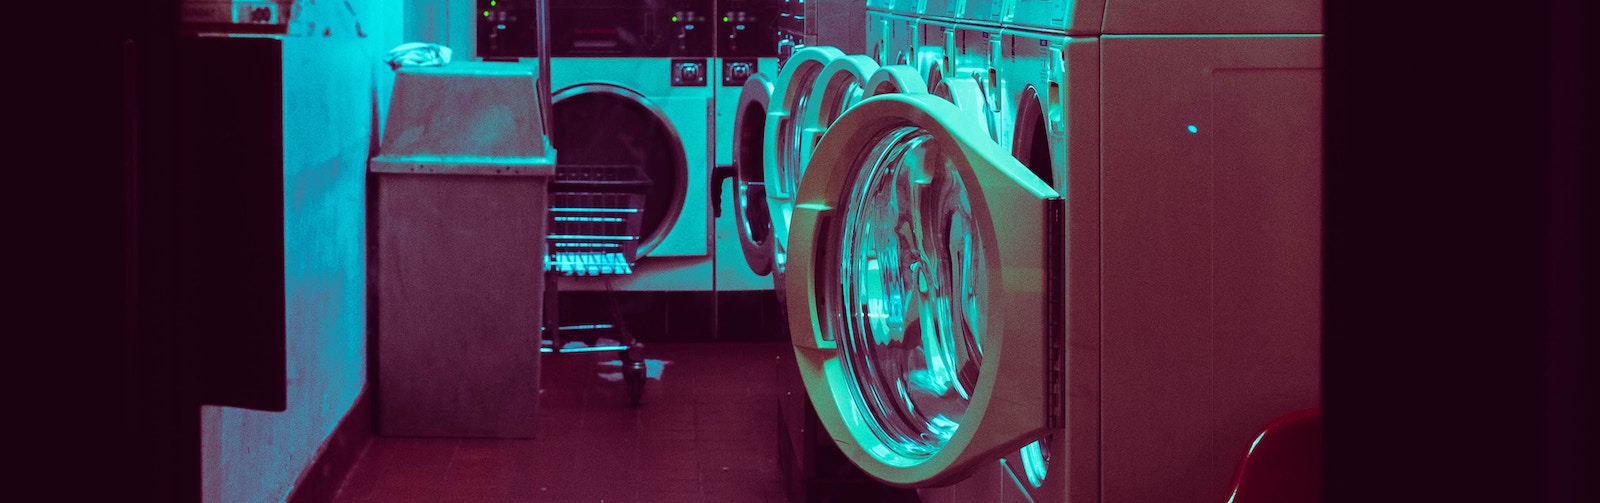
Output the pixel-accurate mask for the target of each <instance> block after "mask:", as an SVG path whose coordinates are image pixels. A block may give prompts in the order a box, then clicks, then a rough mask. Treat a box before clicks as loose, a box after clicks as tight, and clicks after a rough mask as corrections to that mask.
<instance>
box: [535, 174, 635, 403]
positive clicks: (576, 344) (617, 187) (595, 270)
mask: <svg viewBox="0 0 1600 503" xmlns="http://www.w3.org/2000/svg"><path fill="white" fill-rule="evenodd" d="M650 187H651V181H650V178H649V176H647V175H645V173H644V168H643V167H642V166H639V165H633V164H578V165H557V167H556V176H555V179H554V180H552V181H551V182H550V189H549V190H550V222H549V227H548V228H549V233H548V234H547V235H546V241H545V242H546V245H547V247H548V249H549V252H548V253H547V254H546V260H545V290H544V292H545V293H544V302H545V306H544V313H545V322H544V336H543V338H542V340H541V343H540V349H539V350H540V352H542V353H554V354H562V353H593V352H615V353H617V354H618V356H619V359H620V360H621V363H622V377H623V382H624V383H625V384H626V385H627V388H628V398H629V401H630V402H631V403H632V405H634V406H638V405H639V399H640V398H641V397H642V396H643V395H644V382H645V363H644V357H643V349H644V346H643V345H642V344H640V343H639V341H637V340H635V339H634V338H633V335H632V334H631V333H630V332H629V331H628V329H627V324H626V323H624V322H623V320H622V316H621V313H619V312H618V310H617V302H616V297H615V295H614V294H613V292H612V291H611V288H610V286H611V283H610V281H605V284H606V287H607V288H606V293H607V300H608V302H609V304H610V305H609V312H610V314H611V318H610V319H609V320H605V322H598V323H594V322H591V323H582V324H571V325H562V324H561V315H560V309H559V308H560V306H559V305H558V304H559V298H560V293H559V288H557V287H558V284H559V279H560V277H561V276H614V275H624V274H633V264H634V262H635V260H637V258H638V247H639V230H640V226H641V225H640V224H641V220H642V217H643V214H644V205H645V194H646V193H647V192H648V191H649V190H650Z"/></svg>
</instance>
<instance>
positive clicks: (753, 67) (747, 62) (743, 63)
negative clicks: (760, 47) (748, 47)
mask: <svg viewBox="0 0 1600 503" xmlns="http://www.w3.org/2000/svg"><path fill="white" fill-rule="evenodd" d="M758 71H761V67H760V61H759V60H757V59H756V58H732V59H724V60H722V86H723V87H741V86H743V85H744V81H746V80H750V76H751V75H755V74H756V72H758Z"/></svg>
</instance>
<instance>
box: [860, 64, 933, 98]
mask: <svg viewBox="0 0 1600 503" xmlns="http://www.w3.org/2000/svg"><path fill="white" fill-rule="evenodd" d="M927 92H928V83H927V82H926V81H924V80H923V78H922V73H921V72H918V71H917V69H916V68H914V67H912V66H911V65H888V66H880V67H878V69H877V70H876V71H874V72H872V76H871V77H868V78H867V84H866V86H864V87H863V88H862V99H866V98H871V97H873V96H878V95H881V94H895V93H907V94H926V93H927Z"/></svg>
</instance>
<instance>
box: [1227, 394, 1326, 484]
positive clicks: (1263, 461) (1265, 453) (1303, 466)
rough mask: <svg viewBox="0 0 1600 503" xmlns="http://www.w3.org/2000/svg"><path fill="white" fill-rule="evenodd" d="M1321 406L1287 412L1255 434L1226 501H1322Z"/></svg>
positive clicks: (1235, 471) (1241, 461) (1234, 474)
mask: <svg viewBox="0 0 1600 503" xmlns="http://www.w3.org/2000/svg"><path fill="white" fill-rule="evenodd" d="M1321 491H1322V409H1320V408H1313V409H1304V410H1297V411H1294V412H1290V413H1288V414H1284V415H1283V416H1280V417H1278V418H1277V419H1274V420H1273V421H1272V422H1271V423H1269V424H1267V427H1266V428H1265V429H1262V430H1261V433H1260V434H1259V435H1257V436H1256V438H1255V441H1254V442H1252V443H1251V444H1250V448H1249V449H1248V450H1246V451H1245V453H1244V457H1243V458H1241V459H1240V460H1239V467H1238V468H1237V469H1235V470H1234V473H1233V483H1231V484H1229V491H1228V499H1227V503H1268V502H1270V503H1318V502H1320V501H1321V500H1322V494H1321Z"/></svg>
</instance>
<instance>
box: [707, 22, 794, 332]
mask: <svg viewBox="0 0 1600 503" xmlns="http://www.w3.org/2000/svg"><path fill="white" fill-rule="evenodd" d="M782 8H783V2H782V1H780V0H722V1H720V2H718V4H717V11H716V15H715V16H714V18H715V19H714V20H715V21H716V25H717V34H718V35H717V44H718V45H717V57H716V58H715V60H714V61H715V62H716V64H713V65H712V71H714V72H716V78H715V79H714V81H715V82H716V83H717V85H716V90H715V95H716V123H715V128H714V129H715V131H716V140H717V143H716V147H715V152H716V165H717V166H718V167H719V171H721V172H722V175H720V176H719V177H717V179H716V180H715V181H714V183H716V184H717V185H718V186H717V187H715V188H714V190H715V192H714V194H715V195H716V196H718V197H714V198H713V202H714V203H716V204H718V205H720V206H719V207H718V208H716V209H714V210H713V214H714V215H716V218H715V221H716V289H717V291H718V292H751V293H755V292H765V293H764V295H771V292H772V291H773V282H772V278H771V276H770V275H769V273H770V271H771V261H772V258H771V255H772V251H771V245H770V239H771V238H770V235H769V234H770V233H769V232H768V229H769V228H770V225H771V224H769V223H767V222H765V221H759V223H755V224H754V225H753V226H752V225H751V224H752V222H751V221H750V219H749V217H751V216H757V217H759V219H761V220H765V219H766V218H767V217H766V211H765V210H766V201H765V195H764V194H765V193H764V191H763V190H762V189H761V185H762V184H761V181H760V178H761V177H760V171H761V169H762V168H761V164H760V161H759V159H760V142H761V134H762V131H761V129H760V128H761V125H762V124H763V123H764V122H765V119H766V111H767V108H768V107H767V103H768V102H769V101H770V98H771V94H772V82H771V77H770V76H771V75H775V74H776V73H777V70H778V58H777V56H778V40H779V39H778V30H777V29H776V28H774V24H775V23H776V22H777V21H778V19H779V17H780V13H781V11H782ZM750 114H757V115H758V116H759V117H758V118H754V119H753V120H752V118H751V117H748V115H750ZM752 128H754V129H752ZM752 130H753V131H754V134H753V135H752V134H750V132H751V131H752ZM741 131H742V132H741ZM741 144H742V145H741ZM741 147H742V148H741ZM741 156H743V157H747V158H753V160H754V162H753V163H751V162H745V163H741V162H739V161H738V159H739V158H740V157H741ZM740 170H743V171H745V172H746V173H741V172H740ZM751 174H754V175H755V176H753V177H752V176H749V175H751ZM750 181H754V182H755V185H754V188H752V186H751V185H750V184H749V182H750ZM752 191H753V192H755V194H754V195H755V197H756V199H757V200H759V201H760V204H759V205H750V204H747V203H748V202H749V201H750V200H751V199H750V196H751V193H752ZM752 247H754V248H755V249H752ZM756 249H762V250H764V253H761V252H759V251H758V250H756ZM762 256H765V258H762ZM727 295H728V294H724V293H719V294H718V297H719V299H721V298H722V297H725V296H727ZM719 302H721V300H719Z"/></svg>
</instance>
